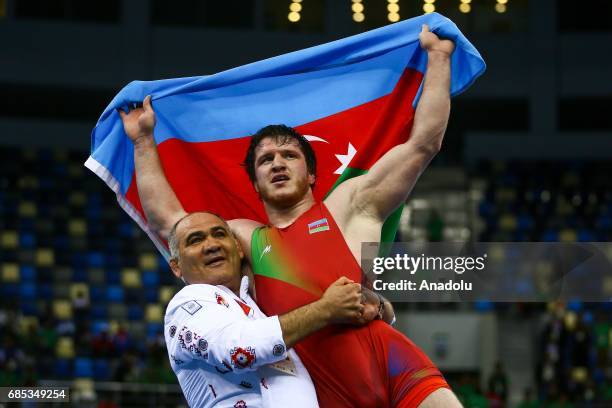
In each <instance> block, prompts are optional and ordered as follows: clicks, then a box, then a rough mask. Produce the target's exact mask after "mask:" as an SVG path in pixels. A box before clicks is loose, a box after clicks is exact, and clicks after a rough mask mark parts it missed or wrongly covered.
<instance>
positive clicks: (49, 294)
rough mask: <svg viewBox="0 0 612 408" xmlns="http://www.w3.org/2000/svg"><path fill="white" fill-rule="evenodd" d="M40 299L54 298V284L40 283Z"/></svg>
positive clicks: (49, 299) (48, 299)
mask: <svg viewBox="0 0 612 408" xmlns="http://www.w3.org/2000/svg"><path fill="white" fill-rule="evenodd" d="M38 299H40V300H45V301H51V300H53V286H52V285H51V284H49V283H42V284H39V285H38Z"/></svg>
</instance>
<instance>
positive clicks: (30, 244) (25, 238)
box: [19, 232, 36, 249]
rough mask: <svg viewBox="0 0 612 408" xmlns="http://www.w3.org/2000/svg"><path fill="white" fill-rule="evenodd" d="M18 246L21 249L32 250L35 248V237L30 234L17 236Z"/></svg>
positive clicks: (24, 233) (25, 233)
mask: <svg viewBox="0 0 612 408" xmlns="http://www.w3.org/2000/svg"><path fill="white" fill-rule="evenodd" d="M19 246H20V247H21V248H22V249H33V248H35V247H36V236H35V235H34V234H33V233H31V232H23V233H21V234H19Z"/></svg>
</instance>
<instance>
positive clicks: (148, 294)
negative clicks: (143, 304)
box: [145, 288, 159, 303]
mask: <svg viewBox="0 0 612 408" xmlns="http://www.w3.org/2000/svg"><path fill="white" fill-rule="evenodd" d="M145 300H146V301H147V303H157V302H158V301H159V289H157V288H145Z"/></svg>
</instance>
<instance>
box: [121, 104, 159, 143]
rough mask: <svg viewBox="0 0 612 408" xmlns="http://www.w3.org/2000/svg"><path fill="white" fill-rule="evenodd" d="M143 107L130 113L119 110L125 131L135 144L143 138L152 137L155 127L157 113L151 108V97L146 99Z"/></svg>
mask: <svg viewBox="0 0 612 408" xmlns="http://www.w3.org/2000/svg"><path fill="white" fill-rule="evenodd" d="M142 106H143V107H142V108H136V109H133V110H131V111H130V112H129V113H125V112H124V111H123V110H121V109H119V115H120V116H121V121H122V122H123V129H124V130H125V133H126V134H127V135H128V137H129V138H130V140H131V141H132V142H133V143H134V144H136V143H138V142H139V141H140V140H142V139H143V138H147V137H150V136H152V135H153V128H154V127H155V112H154V111H153V107H152V106H151V96H150V95H149V96H147V97H146V98H145V99H144V101H143V102H142Z"/></svg>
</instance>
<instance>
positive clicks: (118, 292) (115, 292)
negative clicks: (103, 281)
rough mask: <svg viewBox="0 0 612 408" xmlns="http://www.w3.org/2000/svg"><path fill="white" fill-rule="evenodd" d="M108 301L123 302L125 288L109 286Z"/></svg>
mask: <svg viewBox="0 0 612 408" xmlns="http://www.w3.org/2000/svg"><path fill="white" fill-rule="evenodd" d="M106 300H108V301H109V302H123V288H122V287H121V286H116V285H113V286H108V287H107V288H106Z"/></svg>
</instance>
